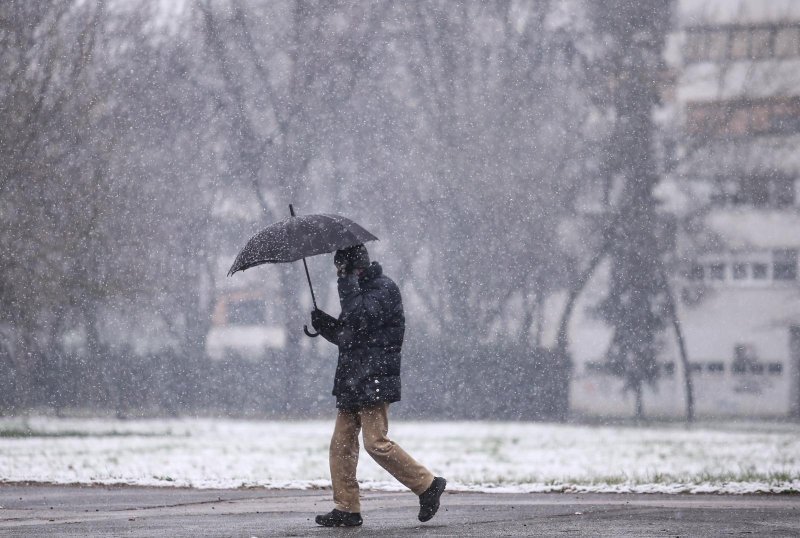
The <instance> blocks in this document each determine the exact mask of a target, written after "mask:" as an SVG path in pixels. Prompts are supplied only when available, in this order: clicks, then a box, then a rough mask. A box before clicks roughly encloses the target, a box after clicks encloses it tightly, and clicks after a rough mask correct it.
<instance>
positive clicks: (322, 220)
mask: <svg viewBox="0 0 800 538" xmlns="http://www.w3.org/2000/svg"><path fill="white" fill-rule="evenodd" d="M289 214H290V215H291V216H290V217H289V218H288V219H284V220H282V221H280V222H276V223H274V224H270V225H269V226H267V227H266V228H264V229H263V230H261V231H260V232H258V233H257V234H256V235H254V236H253V237H251V238H250V240H249V241H248V242H247V244H246V245H245V246H244V248H243V249H242V251H241V252H239V255H238V256H236V260H235V261H234V262H233V265H232V266H231V268H230V270H229V271H228V276H231V275H233V274H234V273H235V272H237V271H244V270H245V269H249V268H251V267H255V266H256V265H261V264H264V263H288V262H294V261H297V260H303V267H305V270H306V278H307V279H308V287H309V289H310V290H311V300H312V301H313V303H314V310H316V309H317V298H316V297H315V296H314V288H313V286H312V285H311V276H310V275H309V273H308V264H306V258H307V257H308V256H316V255H317V254H326V253H329V252H334V251H336V250H339V249H343V248H347V247H352V246H355V245H358V244H361V243H366V242H367V241H377V240H378V238H377V237H375V236H374V235H372V234H371V233H369V232H368V231H367V230H365V229H364V228H362V227H361V226H360V225H358V224H356V223H355V222H353V221H352V220H350V219H348V218H345V217H342V216H339V215H301V216H299V217H298V216H295V214H294V208H293V207H292V206H291V205H289ZM303 330H304V331H305V333H306V334H307V335H308V336H318V334H315V333H311V332H309V331H308V326H303Z"/></svg>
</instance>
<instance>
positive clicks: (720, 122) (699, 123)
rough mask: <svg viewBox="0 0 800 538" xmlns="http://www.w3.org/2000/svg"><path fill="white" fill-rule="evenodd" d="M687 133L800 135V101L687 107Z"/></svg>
mask: <svg viewBox="0 0 800 538" xmlns="http://www.w3.org/2000/svg"><path fill="white" fill-rule="evenodd" d="M686 130H687V132H688V133H689V134H690V135H695V136H703V137H726V138H732V137H744V136H754V135H768V134H793V133H797V132H800V98H797V97H773V98H763V99H738V100H731V101H714V102H695V103H689V104H687V105H686Z"/></svg>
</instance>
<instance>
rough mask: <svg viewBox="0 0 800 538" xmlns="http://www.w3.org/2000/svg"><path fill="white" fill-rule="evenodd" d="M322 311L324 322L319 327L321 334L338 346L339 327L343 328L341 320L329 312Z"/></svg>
mask: <svg viewBox="0 0 800 538" xmlns="http://www.w3.org/2000/svg"><path fill="white" fill-rule="evenodd" d="M320 312H322V316H323V319H324V322H323V323H322V325H321V326H320V328H319V329H318V331H319V334H320V335H322V337H323V338H324V339H325V340H327V341H328V342H330V343H331V344H335V345H337V346H338V345H339V329H340V328H341V322H340V321H339V320H338V319H336V318H335V317H333V316H331V315H330V314H328V313H327V312H323V311H322V310H320Z"/></svg>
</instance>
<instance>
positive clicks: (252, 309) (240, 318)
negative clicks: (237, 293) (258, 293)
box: [226, 300, 266, 325]
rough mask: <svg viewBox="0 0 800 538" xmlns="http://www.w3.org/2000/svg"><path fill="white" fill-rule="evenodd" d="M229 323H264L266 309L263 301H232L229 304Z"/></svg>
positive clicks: (227, 317)
mask: <svg viewBox="0 0 800 538" xmlns="http://www.w3.org/2000/svg"><path fill="white" fill-rule="evenodd" d="M226 320H227V322H228V325H263V324H264V323H265V322H266V310H265V307H264V302H263V301H257V300H247V301H237V302H230V303H228V305H227V316H226Z"/></svg>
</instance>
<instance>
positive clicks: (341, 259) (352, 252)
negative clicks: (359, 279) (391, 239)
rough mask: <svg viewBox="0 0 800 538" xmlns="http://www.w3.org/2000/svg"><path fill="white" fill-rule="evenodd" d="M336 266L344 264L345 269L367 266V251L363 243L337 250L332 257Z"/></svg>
mask: <svg viewBox="0 0 800 538" xmlns="http://www.w3.org/2000/svg"><path fill="white" fill-rule="evenodd" d="M333 263H334V265H336V267H341V266H344V267H345V268H346V270H347V271H352V270H353V269H366V268H367V267H369V253H368V252H367V247H365V246H364V245H363V244H359V245H355V246H352V247H348V248H344V249H342V250H337V251H336V255H335V256H334V257H333Z"/></svg>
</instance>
